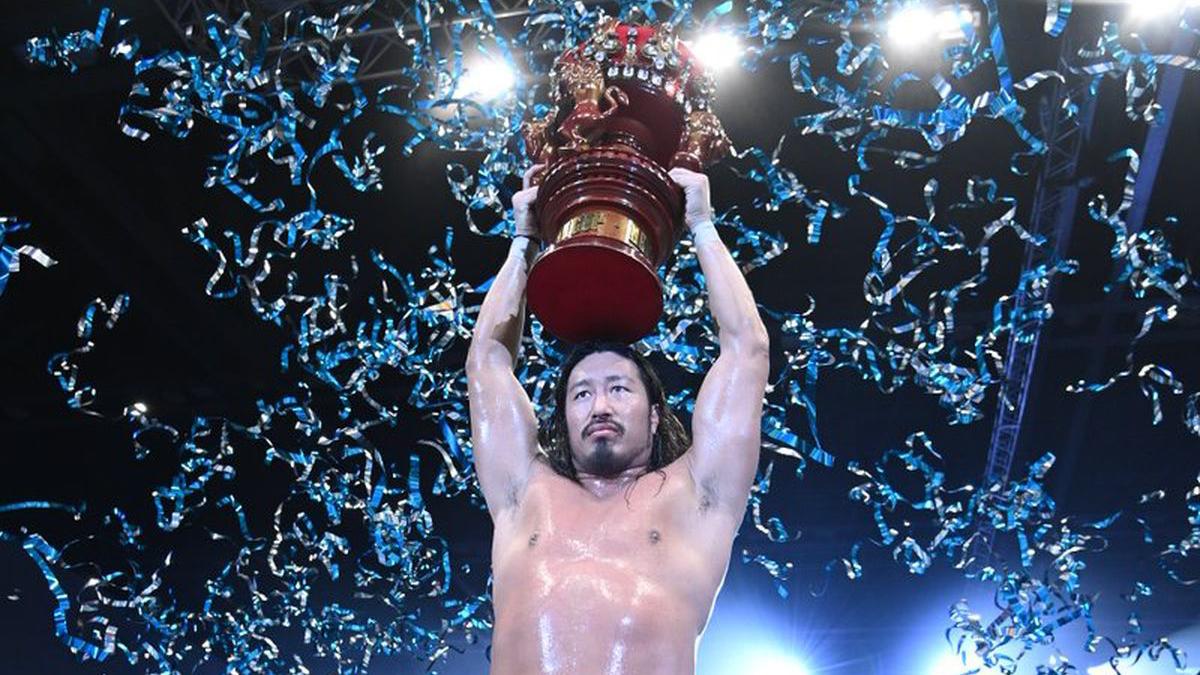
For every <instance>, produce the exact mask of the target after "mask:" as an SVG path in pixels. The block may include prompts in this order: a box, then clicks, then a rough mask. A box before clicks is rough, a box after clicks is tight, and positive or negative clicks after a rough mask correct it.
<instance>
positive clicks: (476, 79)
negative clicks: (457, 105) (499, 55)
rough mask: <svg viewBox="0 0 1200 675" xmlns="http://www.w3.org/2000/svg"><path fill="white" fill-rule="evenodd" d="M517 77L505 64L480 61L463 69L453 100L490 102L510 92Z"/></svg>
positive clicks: (487, 60)
mask: <svg viewBox="0 0 1200 675" xmlns="http://www.w3.org/2000/svg"><path fill="white" fill-rule="evenodd" d="M516 83H517V75H516V73H514V72H513V69H512V68H511V67H509V65H508V64H507V63H504V62H503V61H494V60H491V59H486V60H484V59H481V60H479V61H477V62H475V63H473V64H471V65H470V66H468V67H466V68H464V69H463V73H462V76H461V77H459V78H458V87H456V88H455V90H454V98H471V99H475V100H477V101H492V100H495V99H497V98H500V97H501V96H503V95H504V94H506V93H508V92H510V91H512V89H513V87H514V86H515V85H516Z"/></svg>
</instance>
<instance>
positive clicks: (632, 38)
mask: <svg viewBox="0 0 1200 675" xmlns="http://www.w3.org/2000/svg"><path fill="white" fill-rule="evenodd" d="M714 90H715V87H714V86H713V78H712V75H711V74H710V73H708V72H706V71H705V70H704V67H703V66H702V65H701V64H700V62H699V61H698V60H697V59H696V58H695V57H694V56H693V55H692V53H691V52H690V51H689V50H688V48H687V46H686V45H684V44H683V43H682V42H681V41H680V40H679V39H677V37H676V36H675V34H674V30H673V28H672V27H669V26H665V25H648V24H638V25H635V24H633V23H626V22H619V21H617V20H616V19H613V18H608V19H605V20H603V21H602V22H601V23H600V24H599V25H598V27H597V29H596V32H595V34H593V35H592V37H591V38H590V39H588V40H587V41H585V42H584V43H582V44H580V45H577V46H575V47H573V48H571V49H568V50H566V51H564V52H563V53H562V54H561V55H560V56H559V57H558V59H557V60H556V62H555V65H554V68H553V70H552V71H551V76H550V92H551V96H552V97H553V106H552V107H551V109H550V111H549V112H548V113H547V114H546V115H545V116H544V117H541V118H538V119H535V120H533V121H531V122H528V123H526V124H525V125H524V127H523V129H522V134H523V136H524V140H525V148H526V151H527V153H528V154H529V156H530V158H531V159H533V161H534V163H536V164H544V165H545V168H544V169H543V170H542V171H540V172H539V175H538V176H536V177H535V182H536V183H537V184H538V185H539V189H538V195H537V201H536V202H535V204H534V214H535V217H536V218H537V224H538V229H539V230H540V232H541V236H542V240H543V241H544V242H547V243H548V244H549V245H548V247H547V248H546V250H545V251H543V252H542V253H541V255H540V256H539V257H538V258H537V260H536V262H535V263H534V265H533V267H532V269H531V270H530V273H529V283H528V296H527V297H528V302H529V306H530V309H531V310H532V311H533V313H534V314H536V315H537V316H538V318H539V319H540V320H541V322H542V323H543V325H545V327H546V329H547V330H549V331H550V332H551V333H552V334H554V335H555V336H557V337H559V338H560V339H563V340H566V341H568V342H583V341H587V340H618V341H622V342H634V341H636V340H638V339H640V338H641V337H643V336H645V335H646V334H648V333H649V332H651V331H652V330H654V327H655V325H657V323H658V320H659V317H660V316H661V315H662V311H663V290H662V282H661V281H660V280H659V276H658V274H657V272H656V271H655V270H656V269H657V268H658V267H660V266H662V265H663V263H665V262H666V260H667V258H668V257H669V255H670V253H671V251H672V249H674V247H675V244H676V242H677V241H678V239H679V237H680V235H681V234H682V232H683V231H684V226H683V196H682V193H681V192H680V190H679V188H678V187H677V186H676V185H675V183H674V182H673V181H672V180H671V178H670V177H669V176H668V174H667V172H668V171H669V170H671V169H672V168H674V167H684V168H687V169H690V170H692V171H700V170H702V169H703V168H704V167H705V166H707V165H709V164H711V163H712V162H715V161H717V160H719V159H721V158H723V157H725V156H726V155H728V154H729V153H730V150H731V148H730V143H729V138H728V136H726V134H725V130H724V129H723V128H722V126H721V121H720V120H719V119H717V116H716V115H715V114H713V112H712V110H711V107H712V99H713V94H714Z"/></svg>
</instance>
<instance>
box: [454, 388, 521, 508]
mask: <svg viewBox="0 0 1200 675" xmlns="http://www.w3.org/2000/svg"><path fill="white" fill-rule="evenodd" d="M467 383H468V402H469V406H470V411H471V445H472V448H473V453H474V456H475V474H476V475H477V476H478V477H479V487H480V489H481V490H482V491H483V496H484V499H485V500H486V501H487V504H488V509H489V510H491V511H492V513H493V515H494V514H495V513H497V512H498V511H499V510H502V509H505V508H508V507H509V506H512V505H514V504H515V503H516V500H517V498H518V496H519V494H520V490H521V488H522V487H523V486H524V485H525V482H526V480H527V479H528V477H529V470H530V467H531V466H532V463H533V460H534V457H535V455H536V453H537V416H536V415H534V412H533V404H532V403H530V401H529V396H528V394H526V393H525V390H524V389H523V388H522V387H521V383H520V382H519V381H518V380H517V378H516V375H514V374H513V372H512V371H511V370H509V369H507V368H502V367H483V368H475V369H471V370H469V371H468V374H467Z"/></svg>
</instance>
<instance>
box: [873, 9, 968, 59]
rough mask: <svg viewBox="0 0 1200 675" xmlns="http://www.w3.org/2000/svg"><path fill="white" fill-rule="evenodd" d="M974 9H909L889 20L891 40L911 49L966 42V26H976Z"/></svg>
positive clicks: (897, 13) (902, 10)
mask: <svg viewBox="0 0 1200 675" xmlns="http://www.w3.org/2000/svg"><path fill="white" fill-rule="evenodd" d="M974 23H975V15H974V13H973V12H971V10H969V9H966V8H963V7H958V6H950V7H942V8H940V9H936V10H935V9H932V8H930V7H928V6H926V5H924V4H920V3H914V4H910V5H907V6H905V7H904V8H903V9H901V10H900V11H898V12H896V14H895V15H894V16H893V17H892V18H891V19H890V20H889V21H888V31H887V32H888V40H889V41H890V42H892V43H894V44H896V45H897V46H899V47H902V48H905V49H910V48H913V47H918V46H921V45H924V44H928V43H929V42H930V41H934V40H937V41H942V42H955V41H959V40H965V39H966V37H967V36H966V34H965V33H964V32H963V24H974Z"/></svg>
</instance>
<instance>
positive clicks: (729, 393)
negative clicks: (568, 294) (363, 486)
mask: <svg viewBox="0 0 1200 675" xmlns="http://www.w3.org/2000/svg"><path fill="white" fill-rule="evenodd" d="M536 169H537V167H534V169H531V170H530V173H528V174H526V186H525V187H526V189H525V190H523V191H521V192H519V193H517V195H516V196H514V200H513V201H514V215H515V219H516V221H517V227H518V234H533V231H532V228H531V226H530V224H529V217H528V206H529V204H530V203H532V201H533V199H534V197H535V196H536V189H537V188H536V187H533V188H531V187H530V186H529V185H528V177H529V176H530V175H532V173H533V172H534V171H535V170H536ZM672 178H674V179H675V180H676V182H677V183H679V184H680V185H681V186H682V187H683V188H684V193H685V197H686V200H687V207H688V208H687V215H686V216H685V222H687V224H688V226H689V227H691V228H694V227H696V226H697V225H701V224H703V223H704V222H705V221H707V220H708V219H709V218H710V217H711V215H710V214H711V207H710V206H709V198H708V183H707V179H706V178H705V177H704V176H703V175H701V174H696V173H692V172H690V171H686V170H680V169H676V170H674V171H672ZM534 251H535V247H532V246H526V245H525V244H524V241H523V238H518V239H517V240H515V242H514V245H513V250H512V251H511V252H510V255H509V257H508V259H507V260H506V262H505V263H504V265H503V266H502V267H501V270H500V272H499V273H498V274H497V276H496V279H495V281H494V282H493V284H492V287H491V289H490V290H489V292H488V296H487V297H486V298H485V300H484V304H483V306H482V307H481V309H480V314H479V319H478V321H477V323H476V329H475V335H474V338H473V340H472V343H471V349H470V353H469V354H468V357H467V376H468V384H469V398H470V406H471V425H472V438H473V442H474V454H475V463H476V474H477V476H478V478H479V482H480V488H481V490H482V492H483V495H484V498H485V500H486V501H487V504H488V511H489V513H490V514H491V516H492V520H493V523H494V526H495V531H494V536H493V542H492V565H493V605H494V608H495V614H496V621H495V629H494V633H493V636H492V651H491V659H492V668H491V672H492V673H493V674H494V675H527V674H533V673H547V674H548V673H571V674H578V675H589V674H596V675H617V674H630V675H633V674H637V675H641V674H657V673H662V674H664V675H666V674H670V675H683V674H687V673H694V672H695V667H696V652H697V649H698V645H699V640H700V636H701V634H702V633H703V631H704V627H705V625H706V624H707V622H708V618H709V615H710V613H711V611H712V607H713V603H714V601H715V599H716V595H717V592H718V591H719V590H720V587H721V584H722V581H723V580H724V577H725V572H726V570H727V568H728V565H729V557H730V552H731V549H732V543H733V538H734V536H735V535H736V534H737V530H738V527H739V526H740V524H741V521H742V516H743V514H744V511H745V507H746V499H747V497H748V495H749V490H750V485H751V483H752V481H753V479H754V474H755V470H756V468H757V461H758V450H759V443H760V436H759V424H760V419H761V414H762V395H763V391H764V389H765V387H766V380H767V371H768V365H769V364H768V358H767V354H768V344H767V337H766V331H765V329H764V328H763V325H762V322H761V320H760V319H759V316H758V312H757V307H756V305H755V304H754V300H753V297H752V295H751V294H750V290H749V288H748V287H747V285H746V282H745V279H744V278H743V277H742V275H741V272H740V270H739V269H738V268H737V265H736V263H734V261H733V259H732V257H731V256H730V255H729V252H728V251H727V250H726V249H725V247H724V244H722V243H721V241H720V239H719V238H715V237H704V238H703V243H701V244H698V245H697V255H698V257H699V259H700V264H701V268H702V270H703V272H704V274H705V277H706V279H707V285H708V288H709V304H710V307H711V308H712V311H713V314H714V317H715V318H716V319H717V323H718V325H719V326H720V333H719V338H720V345H721V355H720V357H719V358H718V359H717V361H716V363H715V364H714V365H713V367H712V368H711V369H710V371H709V373H708V375H707V376H706V377H705V380H704V384H703V386H702V387H701V389H700V391H699V394H698V395H697V400H696V408H695V411H694V414H693V423H692V436H693V443H692V447H691V448H689V449H688V450H687V452H685V453H684V454H683V455H682V456H681V457H679V458H678V459H676V460H675V461H674V462H673V463H671V464H669V465H667V466H665V467H663V468H661V469H659V470H657V471H649V462H650V455H651V442H652V438H653V434H654V432H655V431H656V429H657V427H658V422H659V419H660V413H661V412H662V411H660V410H658V409H657V407H656V406H655V405H654V404H653V403H652V402H651V401H650V399H649V396H648V392H647V390H646V387H645V386H644V384H643V382H642V380H641V379H640V377H639V374H638V369H637V366H636V365H635V364H634V363H633V362H632V361H630V360H628V359H626V358H625V357H623V356H621V355H619V354H616V353H612V352H597V353H593V354H590V355H588V356H587V357H585V358H584V359H582V360H581V361H580V362H579V363H578V365H576V367H575V368H574V369H573V370H572V371H571V372H570V373H569V374H568V380H567V386H568V390H567V396H566V402H565V410H564V414H565V418H566V422H567V430H568V435H569V438H570V446H571V456H572V462H573V464H574V466H575V468H576V471H577V473H578V477H579V482H575V481H572V480H571V479H569V478H567V477H564V476H561V475H559V474H558V473H556V472H555V471H554V470H553V469H552V468H551V467H550V465H549V464H548V463H547V462H546V461H545V460H544V459H543V458H542V457H541V455H540V454H539V450H538V446H537V418H536V416H535V415H534V412H533V408H532V405H531V404H530V403H529V398H528V396H527V394H526V393H525V392H524V390H523V389H522V388H521V385H520V383H519V382H518V380H517V379H516V377H515V375H514V374H513V369H514V365H515V361H516V355H517V350H518V348H519V344H520V334H521V331H522V328H523V324H524V290H525V278H526V275H527V272H528V267H529V265H530V263H531V262H532V260H533V257H534Z"/></svg>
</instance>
